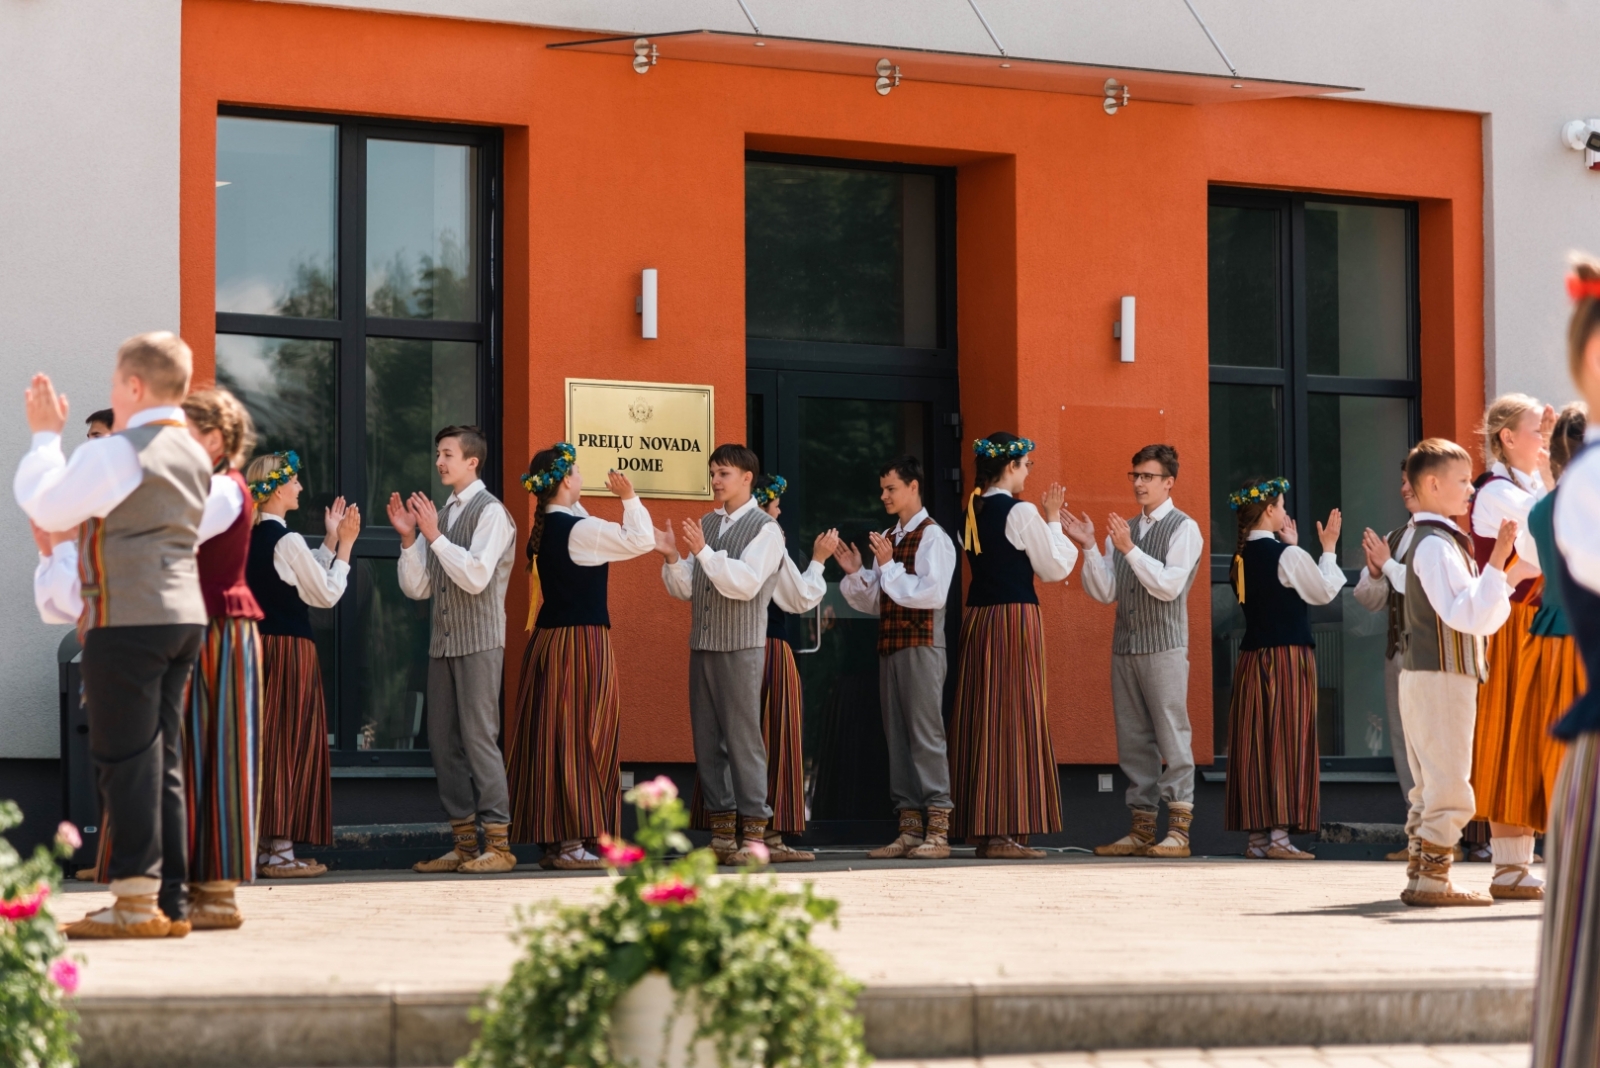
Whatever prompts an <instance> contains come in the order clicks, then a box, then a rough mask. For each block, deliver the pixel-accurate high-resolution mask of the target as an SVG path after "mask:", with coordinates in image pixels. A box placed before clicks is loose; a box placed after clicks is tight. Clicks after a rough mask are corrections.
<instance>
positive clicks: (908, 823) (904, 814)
mask: <svg viewBox="0 0 1600 1068" xmlns="http://www.w3.org/2000/svg"><path fill="white" fill-rule="evenodd" d="M921 844H922V812H921V810H920V809H915V808H903V809H901V810H900V836H899V837H898V838H896V839H895V840H894V841H892V842H890V843H889V844H888V845H886V846H879V847H878V848H877V849H874V850H872V851H871V852H869V853H868V854H867V857H868V858H869V859H871V860H893V859H894V858H895V857H903V856H905V855H906V854H907V853H909V852H911V851H912V850H913V849H915V848H917V846H919V845H921Z"/></svg>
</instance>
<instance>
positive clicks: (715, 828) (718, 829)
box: [707, 812, 739, 864]
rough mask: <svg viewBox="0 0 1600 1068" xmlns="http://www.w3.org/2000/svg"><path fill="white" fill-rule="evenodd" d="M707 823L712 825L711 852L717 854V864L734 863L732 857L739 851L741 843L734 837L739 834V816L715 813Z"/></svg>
mask: <svg viewBox="0 0 1600 1068" xmlns="http://www.w3.org/2000/svg"><path fill="white" fill-rule="evenodd" d="M707 821H708V822H709V823H710V824H711V852H713V853H715V854H716V856H717V863H718V864H732V863H734V861H733V860H732V857H733V855H734V854H735V853H737V852H738V851H739V842H738V840H737V839H736V838H735V837H734V836H735V835H736V834H738V833H739V814H738V813H737V812H713V813H711V814H710V815H709V816H708V817H707Z"/></svg>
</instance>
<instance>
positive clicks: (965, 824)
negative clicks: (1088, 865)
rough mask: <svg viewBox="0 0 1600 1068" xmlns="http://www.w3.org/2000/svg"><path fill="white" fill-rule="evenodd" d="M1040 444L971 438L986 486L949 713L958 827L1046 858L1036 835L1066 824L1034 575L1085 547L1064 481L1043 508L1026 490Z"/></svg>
mask: <svg viewBox="0 0 1600 1068" xmlns="http://www.w3.org/2000/svg"><path fill="white" fill-rule="evenodd" d="M1033 447H1034V446H1033V442H1031V441H1029V440H1028V439H1027V438H1019V437H1017V436H1016V435H1015V434H1010V433H1007V432H1005V431H997V432H995V433H993V434H990V435H989V436H988V437H987V438H980V439H979V440H977V441H974V442H973V443H972V450H973V452H974V453H975V454H976V459H975V461H974V465H973V466H974V469H975V471H976V476H977V477H976V483H977V484H976V486H975V488H974V489H973V491H972V497H971V499H970V500H969V502H968V504H967V523H966V532H965V535H964V537H963V546H964V547H965V549H966V551H967V564H968V566H969V567H970V568H971V569H972V581H971V584H970V585H969V586H968V587H967V608H966V613H965V614H964V615H963V617H962V620H961V656H960V660H959V662H958V663H957V666H956V700H955V711H954V714H953V715H952V716H951V720H950V779H951V782H950V787H951V789H950V795H951V802H952V804H954V806H955V812H954V814H953V815H952V816H951V835H952V837H962V838H970V839H975V840H976V841H977V845H978V852H977V855H978V856H979V857H989V858H993V859H1004V860H1035V859H1037V858H1039V857H1042V856H1044V853H1043V852H1042V851H1041V850H1038V849H1029V848H1028V844H1027V842H1028V835H1030V834H1049V833H1051V832H1054V831H1059V830H1060V829H1061V795H1060V785H1059V783H1058V782H1057V780H1056V759H1055V752H1054V749H1053V748H1052V746H1051V744H1050V722H1049V718H1048V716H1047V713H1046V705H1045V679H1044V625H1043V620H1042V618H1041V616H1040V613H1039V595H1038V594H1037V593H1036V592H1035V591H1034V587H1033V578H1034V576H1035V575H1038V576H1039V577H1040V578H1042V579H1044V580H1045V581H1046V582H1064V581H1066V578H1067V576H1068V575H1069V574H1071V573H1072V567H1073V565H1074V564H1076V563H1077V561H1078V550H1077V548H1076V547H1075V546H1074V545H1073V544H1072V543H1071V542H1070V541H1068V540H1067V536H1066V535H1065V534H1063V533H1062V531H1061V509H1062V506H1063V503H1064V497H1065V491H1063V490H1062V488H1061V486H1060V485H1059V484H1054V483H1052V484H1051V486H1050V488H1049V489H1047V490H1046V491H1045V494H1044V514H1043V515H1040V513H1039V509H1038V508H1036V507H1034V506H1033V505H1032V504H1029V503H1028V502H1026V501H1022V500H1018V499H1017V495H1018V494H1020V493H1021V492H1022V487H1023V484H1024V483H1025V482H1026V481H1027V479H1028V470H1029V468H1031V467H1032V466H1033V461H1032V460H1030V459H1028V454H1029V453H1031V452H1032V451H1033Z"/></svg>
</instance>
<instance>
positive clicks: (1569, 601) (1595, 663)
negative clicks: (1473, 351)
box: [1550, 442, 1600, 742]
mask: <svg viewBox="0 0 1600 1068" xmlns="http://www.w3.org/2000/svg"><path fill="white" fill-rule="evenodd" d="M1593 448H1594V443H1592V442H1591V443H1590V444H1588V445H1586V446H1584V448H1583V452H1581V453H1579V454H1578V455H1579V456H1581V455H1583V453H1587V452H1588V451H1589V450H1591V449H1593ZM1573 460H1574V462H1576V460H1577V457H1573ZM1569 469H1570V465H1569ZM1593 534H1594V536H1595V537H1600V531H1595V532H1593ZM1561 596H1562V599H1563V601H1564V607H1565V609H1566V613H1567V627H1568V629H1569V630H1571V631H1572V636H1573V637H1574V638H1576V639H1577V641H1578V653H1579V655H1580V656H1582V657H1583V666H1584V670H1585V672H1586V673H1587V674H1588V678H1589V692H1588V693H1586V694H1584V695H1583V696H1582V697H1580V698H1578V700H1577V701H1576V702H1575V703H1574V704H1573V706H1572V708H1571V709H1570V710H1568V712H1567V714H1566V715H1565V716H1562V717H1561V719H1560V720H1559V721H1557V723H1556V725H1555V727H1554V728H1552V730H1551V732H1550V733H1552V734H1554V735H1555V736H1556V737H1557V738H1560V739H1563V740H1564V741H1569V742H1570V741H1571V740H1572V739H1574V738H1576V737H1577V736H1578V735H1580V734H1589V733H1591V732H1594V731H1600V593H1595V592H1594V591H1593V590H1591V589H1590V588H1589V587H1587V586H1585V585H1583V584H1582V583H1581V582H1578V581H1577V580H1576V579H1574V578H1573V577H1572V569H1571V568H1568V567H1563V568H1562V569H1561Z"/></svg>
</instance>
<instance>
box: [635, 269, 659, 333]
mask: <svg viewBox="0 0 1600 1068" xmlns="http://www.w3.org/2000/svg"><path fill="white" fill-rule="evenodd" d="M633 310H634V312H635V313H636V314H637V315H638V316H639V336H640V337H642V338H644V339H645V340H646V341H654V340H655V339H656V269H655V268H654V267H646V268H645V269H644V270H642V271H640V272H639V295H638V296H637V297H635V298H634V300H633Z"/></svg>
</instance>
